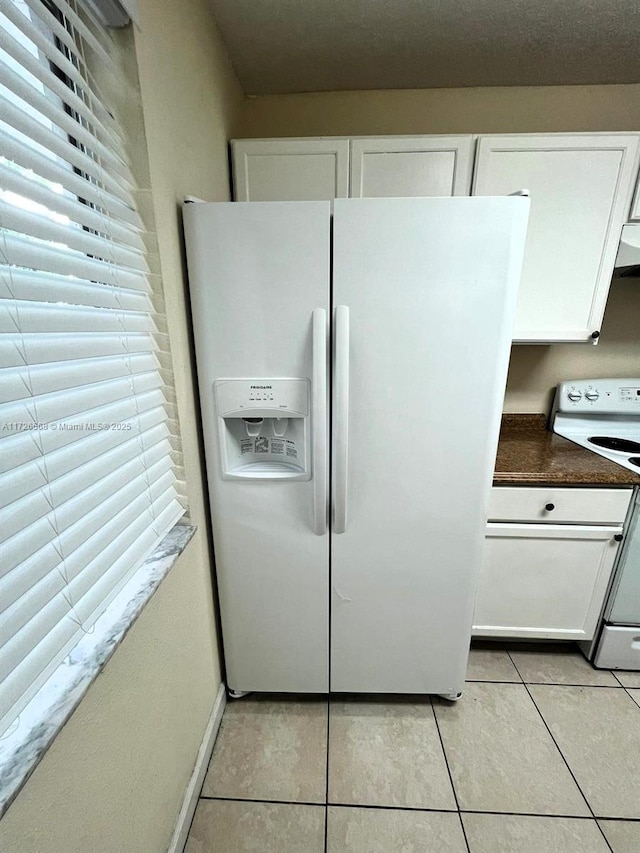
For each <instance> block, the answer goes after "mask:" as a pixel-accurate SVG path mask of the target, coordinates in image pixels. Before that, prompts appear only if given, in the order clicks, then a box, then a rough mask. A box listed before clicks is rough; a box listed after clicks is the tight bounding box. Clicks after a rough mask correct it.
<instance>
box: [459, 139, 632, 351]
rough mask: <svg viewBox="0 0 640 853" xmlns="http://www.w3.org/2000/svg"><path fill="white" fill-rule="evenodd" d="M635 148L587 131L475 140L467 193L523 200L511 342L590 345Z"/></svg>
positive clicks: (625, 203) (629, 191)
mask: <svg viewBox="0 0 640 853" xmlns="http://www.w3.org/2000/svg"><path fill="white" fill-rule="evenodd" d="M639 141H640V134H611V135H606V134H595V133H594V134H584V133H581V134H575V135H571V134H569V135H560V134H553V135H547V134H539V135H532V136H520V135H513V136H510V135H505V136H485V137H481V138H480V140H479V142H478V149H477V154H476V167H475V175H474V182H473V194H474V195H504V194H508V193H513V192H517V191H518V190H520V189H528V190H529V192H530V195H531V215H530V217H529V229H528V234H527V243H526V248H525V256H524V267H523V271H522V280H521V284H520V295H519V299H518V309H517V313H516V323H515V333H514V340H515V341H522V342H526V341H531V342H538V341H541V342H545V341H549V342H551V341H589V340H597V338H598V335H599V333H600V326H601V323H602V317H603V314H604V309H605V304H606V301H607V295H608V291H609V284H610V282H611V275H612V272H613V266H614V262H615V258H616V253H617V250H618V243H619V240H620V232H621V229H622V225H623V224H624V222H625V221H626V219H627V214H628V212H629V208H630V205H631V195H632V192H633V187H634V183H635V176H636V173H637V168H638V148H639V145H638V143H639Z"/></svg>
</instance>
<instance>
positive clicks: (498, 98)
mask: <svg viewBox="0 0 640 853" xmlns="http://www.w3.org/2000/svg"><path fill="white" fill-rule="evenodd" d="M587 130H592V131H611V130H640V84H633V85H627V86H540V87H522V88H515V87H514V88H486V89H423V90H419V89H415V90H400V91H385V92H379V91H372V92H327V93H312V94H303V95H263V96H258V97H252V98H248V99H247V101H246V107H245V110H244V113H243V118H242V125H241V128H240V136H243V137H268V136H350V135H367V134H372V135H375V134H411V133H425V134H429V133H526V132H534V131H538V132H543V131H547V132H558V131H587ZM639 326H640V281H635V282H632V281H627V282H626V283H624V282H623V281H621V282H614V285H613V287H612V289H611V293H610V296H609V303H608V306H607V311H606V314H605V322H604V325H603V328H602V335H601V339H600V343H599V344H598V346H597V347H593V346H590V345H588V344H587V345H582V344H562V345H556V346H535V347H534V346H516V347H514V348H513V350H512V356H511V367H510V371H509V380H508V384H507V394H506V399H505V409H506V410H507V411H512V412H538V411H544V412H546V411H547V410H548V409H549V406H550V403H551V399H552V389H553V387H554V386H555V385H556V383H557V382H559V381H561V380H563V379H579V378H583V377H591V376H593V377H602V376H631V375H634V376H637V375H638V373H640V335H639V334H638V327H639Z"/></svg>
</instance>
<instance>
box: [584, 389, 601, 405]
mask: <svg viewBox="0 0 640 853" xmlns="http://www.w3.org/2000/svg"><path fill="white" fill-rule="evenodd" d="M584 396H585V397H586V398H587V400H591V402H592V403H594V402H595V401H596V400H597V399H598V397H599V396H600V394H599V393H598V392H597V391H596V389H595V388H589V389H588V390H587V391H585V392H584Z"/></svg>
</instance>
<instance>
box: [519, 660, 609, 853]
mask: <svg viewBox="0 0 640 853" xmlns="http://www.w3.org/2000/svg"><path fill="white" fill-rule="evenodd" d="M507 654H508V655H509V660H510V661H511V663H512V664H513V665H514V666H515V668H516V672H517V673H518V675H519V676H520V678H522V673H521V672H520V670H519V669H518V665H517V664H516V662H515V661H514V659H513V658H512V657H511V652H510V651H509V650H508V649H507ZM522 683H523V685H524V689H525V690H526V691H527V694H528V696H529V698H530V699H531V701H532V702H533V706H534V708H535V709H536V711H537V712H538V715H539V716H540V719H541V720H542V723H543V725H544V727H545V729H546V730H547V731H548V732H549V737H550V738H551V740H552V741H553V743H554V745H555V747H556V749H557V750H558V752H559V753H560V757H561V758H562V760H563V761H564V763H565V765H566V768H567V770H568V771H569V773H570V774H571V778H572V779H573V781H574V782H575V784H576V787H577V789H578V790H579V791H580V796H581V797H582V799H583V800H584V801H585V803H586V805H587V808H588V809H589V811H590V812H591V816H592V817H593V819H594V820H595V822H596V826H597V827H598V830H599V832H600V835H601V836H602V838H603V839H604V843H605V844H606V845H607V847H608V848H609V850H610V851H611V853H614V850H613V847H612V846H611V845H610V844H609V841H608V840H607V836H606V835H605V834H604V832H603V831H602V827H601V826H600V824H599V823H598V820H597V818H596V816H595V813H594V811H593V809H592V808H591V803H590V802H589V800H588V799H587V798H586V796H585V794H584V791H583V790H582V788H581V786H580V785H579V784H578V780H577V779H576V777H575V775H574V772H573V770H572V769H571V767H570V766H569V762H568V761H567V759H566V758H565V756H564V753H563V751H562V750H561V749H560V746H559V745H558V742H557V741H556V739H555V737H554V736H553V733H552V731H551V729H550V728H549V726H548V725H547V721H546V720H545V718H544V716H543V715H542V711H541V710H540V708H538V704H537V702H536V700H535V699H534V698H533V696H532V694H531V691H530V690H529V685H528V684H527V682H526V681H525V680H524V678H522ZM550 686H552V687H557V686H561V685H550ZM566 686H574V685H566Z"/></svg>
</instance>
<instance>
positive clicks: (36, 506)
mask: <svg viewBox="0 0 640 853" xmlns="http://www.w3.org/2000/svg"><path fill="white" fill-rule="evenodd" d="M85 50H89V51H90V52H91V54H92V55H93V56H94V57H97V58H98V59H99V61H100V62H101V63H105V64H108V63H112V60H111V55H110V51H109V42H108V37H106V38H105V37H103V36H101V35H100V34H99V33H98V32H97V31H94V30H93V28H92V24H91V22H88V21H87V20H86V19H84V18H83V16H82V14H81V13H79V11H78V10H77V9H76V8H75V6H72V5H69V4H68V3H67V2H65V0H56V2H55V3H46V4H45V3H43V2H41V0H0V63H1V65H0V68H1V77H0V79H1V80H2V83H1V84H0V225H1V226H2V234H1V237H0V365H1V368H2V372H1V374H0V387H1V392H2V398H1V401H0V547H1V549H2V563H1V565H0V626H1V628H0V679H1V680H2V706H1V707H0V731H2V730H3V729H4V728H6V727H7V725H10V724H11V722H12V721H13V720H14V719H15V718H16V716H18V715H19V713H20V709H21V708H22V707H24V704H25V703H26V702H27V701H28V700H29V699H30V698H31V697H32V696H33V695H34V693H35V692H36V691H37V689H38V687H39V686H40V685H41V684H42V683H43V681H44V680H45V679H46V678H47V677H48V676H49V675H50V674H51V672H52V671H53V669H54V668H55V667H56V666H57V665H58V664H59V662H60V660H61V659H62V657H63V656H64V655H65V654H67V653H68V651H69V649H70V648H72V646H73V645H74V644H75V643H76V642H77V641H78V639H79V638H80V637H81V636H82V635H83V634H84V633H86V632H87V631H91V626H92V624H93V622H94V621H95V619H96V617H97V616H98V615H99V614H100V613H101V612H102V611H103V610H104V608H105V607H106V605H107V604H108V603H109V601H110V600H111V599H112V598H113V596H114V595H115V594H116V593H117V592H118V590H119V589H120V588H121V587H122V585H123V583H125V582H126V580H127V579H128V577H129V576H130V575H131V573H132V572H133V571H134V570H135V569H136V568H137V567H138V566H139V565H140V562H141V561H142V560H144V558H145V557H146V556H147V555H148V554H149V552H150V551H151V550H152V549H153V548H154V547H155V546H156V545H157V544H158V542H159V541H160V539H161V538H162V537H163V536H164V535H165V534H166V533H167V531H168V530H169V529H170V528H171V527H172V526H173V525H174V524H175V523H176V521H177V520H178V519H179V518H180V517H181V516H182V515H183V514H184V503H185V501H184V483H183V474H182V457H181V449H180V441H179V435H178V426H177V415H176V411H175V399H174V392H173V377H172V373H171V359H170V353H169V342H168V337H167V329H166V320H165V317H164V306H163V299H162V293H161V288H160V281H159V277H158V275H157V274H156V272H155V269H156V267H157V259H156V258H155V257H154V255H153V254H151V253H150V248H153V247H154V246H155V238H154V235H153V234H152V233H150V232H148V231H147V230H146V229H145V224H144V223H143V220H142V218H141V216H140V214H139V213H138V211H137V210H136V206H135V197H136V194H137V192H138V191H137V188H136V185H135V181H134V178H133V176H132V174H131V170H130V168H129V165H128V162H127V156H126V144H125V141H126V135H125V133H124V132H123V130H122V129H121V128H120V127H119V126H118V123H117V121H116V119H115V118H114V116H113V115H112V113H111V110H110V109H109V105H108V104H107V103H106V102H105V100H104V99H103V98H102V96H101V94H100V90H99V87H98V86H97V85H96V81H95V80H94V78H93V77H92V76H91V74H90V72H89V69H88V64H90V63H88V62H87V57H86V55H85ZM101 73H102V71H101ZM109 73H110V74H113V75H116V76H117V75H118V74H120V71H119V69H117V68H115V67H114V68H111V69H110V70H109Z"/></svg>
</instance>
